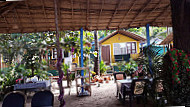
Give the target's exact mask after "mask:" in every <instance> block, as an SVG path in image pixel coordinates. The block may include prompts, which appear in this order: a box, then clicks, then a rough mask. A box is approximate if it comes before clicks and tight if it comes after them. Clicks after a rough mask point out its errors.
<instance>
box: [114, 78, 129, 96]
mask: <svg viewBox="0 0 190 107" xmlns="http://www.w3.org/2000/svg"><path fill="white" fill-rule="evenodd" d="M131 83H132V79H125V80H116V85H117V95H119V99H121V97H122V98H123V97H124V95H123V93H124V85H127V86H128V87H131Z"/></svg>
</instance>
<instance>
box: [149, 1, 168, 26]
mask: <svg viewBox="0 0 190 107" xmlns="http://www.w3.org/2000/svg"><path fill="white" fill-rule="evenodd" d="M169 8H170V4H168V5H167V6H166V7H165V9H164V10H163V11H162V12H161V13H160V14H159V15H158V16H157V17H156V18H155V19H154V20H153V21H152V22H151V23H153V22H155V21H157V20H158V18H159V17H160V16H162V15H163V14H164V13H165V12H166V11H168V9H169Z"/></svg>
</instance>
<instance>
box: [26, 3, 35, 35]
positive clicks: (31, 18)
mask: <svg viewBox="0 0 190 107" xmlns="http://www.w3.org/2000/svg"><path fill="white" fill-rule="evenodd" d="M25 5H26V8H27V10H28V14H29V16H30V20H31V22H32V25H33V29H34V32H36V26H35V24H34V20H33V17H32V15H31V12H30V7H29V5H28V1H27V0H26V1H25Z"/></svg>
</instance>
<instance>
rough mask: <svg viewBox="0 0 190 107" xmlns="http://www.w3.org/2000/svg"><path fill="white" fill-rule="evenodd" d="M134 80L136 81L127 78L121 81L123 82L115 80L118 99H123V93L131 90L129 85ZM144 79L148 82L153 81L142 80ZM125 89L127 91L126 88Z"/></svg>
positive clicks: (150, 79)
mask: <svg viewBox="0 0 190 107" xmlns="http://www.w3.org/2000/svg"><path fill="white" fill-rule="evenodd" d="M134 79H138V78H132V79H131V78H127V79H123V80H116V88H117V96H118V97H119V99H120V100H121V99H124V97H125V95H124V92H125V91H130V90H131V88H130V87H131V83H132V81H133V80H134ZM144 79H148V80H149V81H150V82H152V81H153V79H152V78H144ZM125 87H127V90H126V88H125Z"/></svg>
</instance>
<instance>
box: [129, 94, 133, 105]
mask: <svg viewBox="0 0 190 107" xmlns="http://www.w3.org/2000/svg"><path fill="white" fill-rule="evenodd" d="M129 101H130V107H132V96H131V95H129Z"/></svg>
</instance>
